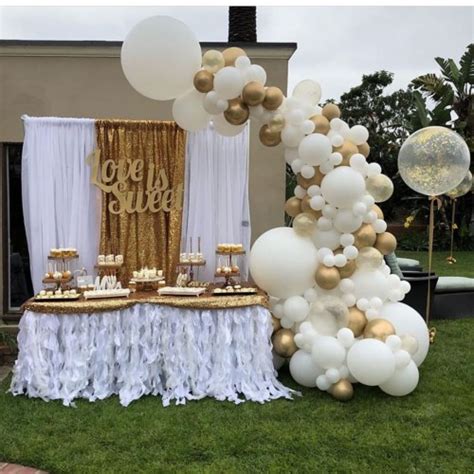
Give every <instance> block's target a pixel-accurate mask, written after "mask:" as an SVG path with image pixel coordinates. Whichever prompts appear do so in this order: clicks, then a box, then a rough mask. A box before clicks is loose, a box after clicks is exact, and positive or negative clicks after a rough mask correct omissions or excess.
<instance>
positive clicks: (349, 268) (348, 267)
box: [339, 260, 357, 278]
mask: <svg viewBox="0 0 474 474" xmlns="http://www.w3.org/2000/svg"><path fill="white" fill-rule="evenodd" d="M356 270H357V265H356V261H355V260H347V263H346V264H345V265H344V266H343V267H341V268H339V275H341V278H349V277H350V276H351V275H352V274H353V273H354V272H355V271H356Z"/></svg>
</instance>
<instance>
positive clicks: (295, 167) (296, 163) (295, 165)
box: [291, 158, 304, 174]
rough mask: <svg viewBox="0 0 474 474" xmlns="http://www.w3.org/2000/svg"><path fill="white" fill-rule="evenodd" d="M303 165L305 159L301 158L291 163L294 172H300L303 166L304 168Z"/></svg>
mask: <svg viewBox="0 0 474 474" xmlns="http://www.w3.org/2000/svg"><path fill="white" fill-rule="evenodd" d="M303 165H304V163H303V160H300V159H299V158H296V160H293V163H291V169H292V171H293V173H295V174H298V173H299V172H300V171H301V168H303Z"/></svg>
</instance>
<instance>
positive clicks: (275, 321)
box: [272, 314, 281, 332]
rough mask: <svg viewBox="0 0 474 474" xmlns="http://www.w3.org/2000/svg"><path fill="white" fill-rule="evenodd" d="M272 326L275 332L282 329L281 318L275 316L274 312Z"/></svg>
mask: <svg viewBox="0 0 474 474" xmlns="http://www.w3.org/2000/svg"><path fill="white" fill-rule="evenodd" d="M272 326H273V332H276V331H278V330H279V329H281V323H280V320H279V319H278V318H275V316H273V314H272Z"/></svg>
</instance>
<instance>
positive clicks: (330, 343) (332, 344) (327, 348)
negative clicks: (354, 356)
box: [311, 336, 346, 369]
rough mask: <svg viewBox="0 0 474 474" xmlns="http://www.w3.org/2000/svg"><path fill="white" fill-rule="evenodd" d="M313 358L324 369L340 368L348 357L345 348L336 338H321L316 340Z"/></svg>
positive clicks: (312, 353)
mask: <svg viewBox="0 0 474 474" xmlns="http://www.w3.org/2000/svg"><path fill="white" fill-rule="evenodd" d="M311 356H312V357H313V360H314V362H316V364H318V365H319V366H320V367H322V368H323V369H330V368H331V367H340V366H341V365H342V364H343V362H344V359H345V357H346V350H345V349H344V346H343V345H342V344H341V343H340V342H339V341H338V340H337V339H336V338H334V337H331V336H320V337H318V338H317V339H316V341H315V343H314V345H313V348H312V351H311Z"/></svg>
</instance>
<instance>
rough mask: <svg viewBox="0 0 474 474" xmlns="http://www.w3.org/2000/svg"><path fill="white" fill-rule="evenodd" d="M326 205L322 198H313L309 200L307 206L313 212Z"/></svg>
mask: <svg viewBox="0 0 474 474" xmlns="http://www.w3.org/2000/svg"><path fill="white" fill-rule="evenodd" d="M325 204H326V201H325V200H324V198H323V197H322V196H319V195H318V196H313V197H312V198H311V199H310V200H309V205H310V207H311V209H313V210H315V211H320V210H321V209H322V208H323V207H324V205H325Z"/></svg>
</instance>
